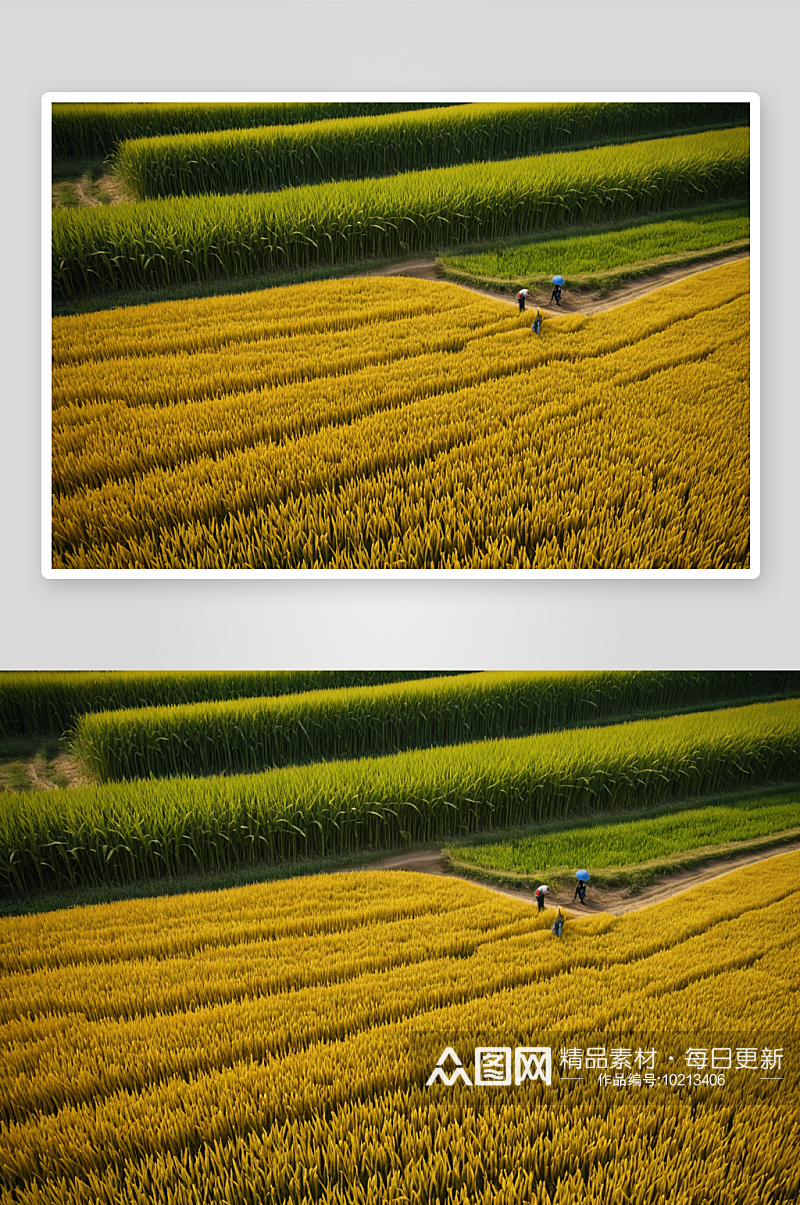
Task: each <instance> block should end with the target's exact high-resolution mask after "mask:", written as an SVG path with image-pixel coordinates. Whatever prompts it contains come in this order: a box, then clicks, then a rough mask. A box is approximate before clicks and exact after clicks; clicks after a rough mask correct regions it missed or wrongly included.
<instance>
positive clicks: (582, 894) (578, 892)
mask: <svg viewBox="0 0 800 1205" xmlns="http://www.w3.org/2000/svg"><path fill="white" fill-rule="evenodd" d="M575 900H580V901H581V903H582V904H585V903H586V884H585V883H584V882H583V881H582V880H581V879H579V880H578V886H577V887H576V888H575V894H574V895H573V897H572V902H573V904H574V903H575Z"/></svg>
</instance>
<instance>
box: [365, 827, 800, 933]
mask: <svg viewBox="0 0 800 1205" xmlns="http://www.w3.org/2000/svg"><path fill="white" fill-rule="evenodd" d="M797 849H800V841H795V842H793V843H792V844H791V845H781V846H779V847H778V848H773V849H768V850H763V851H762V852H760V853H753V852H752V851H751V852H750V853H746V854H740V855H739V856H738V857H735V858H726V859H725V861H724V862H714V863H712V864H711V865H709V866H699V867H696V868H695V869H693V870H680V871H676V873H675V874H671V875H669V876H666V877H664V878H662V879H659V880H658V882H657V883H653V884H652V885H651V886H650V887H645V888H643V889H642V890H641V891H639V892H637V894H636V895H629V894H628V892H627V891H626V890H624V889H610V888H609V889H601V888H598V887H595V888H591V887H590V890H589V892H588V894H587V901H586V904H585V905H584V906H583V907H580V906H573V902H572V889H571V888H568V889H566V890H561V891H560V892H559V891H551V892H550V894H549V895H548V897H547V907H548V908H553V909H556V908H559V907H560V908H561V909H562V911H563V912H566V913H567V914H569V915H573V916H578V915H581V914H583V913H587V912H589V913H597V912H602V913H610V914H611V915H612V916H623V915H624V914H625V913H626V912H637V911H638V910H639V909H640V908H647V907H649V906H650V904H657V903H660V901H661V900H668V899H671V898H672V897H673V896H675V895H681V894H682V893H683V892H684V891H689V890H690V889H691V888H692V887H696V886H697V885H698V884H699V883H709V882H711V881H712V880H713V879H719V878H722V876H723V875H726V874H730V873H731V871H734V870H739V869H740V868H741V867H742V866H750V865H751V864H752V863H754V862H762V861H764V860H765V859H766V858H775V857H779V856H780V855H781V854H785V853H790V852H791V851H792V850H797ZM362 869H363V870H364V871H365V872H368V871H370V870H416V871H419V872H421V873H423V874H436V875H443V876H445V877H447V878H453V879H459V880H460V881H461V882H464V881H466V882H470V883H473V884H474V885H475V886H476V887H483V888H485V889H486V890H487V891H496V892H497V893H498V894H500V895H510V896H512V898H514V899H518V900H524V901H525V903H526V904H530V905H531V907H532V906H533V905H534V904H535V903H536V901H535V899H534V897H533V893H532V892H531V891H530V890H528V889H526V888H524V887H506V886H499V885H498V886H495V885H494V884H492V883H485V882H482V881H480V880H478V879H466V880H465V879H463V878H462V876H461V875H455V874H452V873H451V872H450V871H448V870H446V869H445V867H444V865H443V863H442V859H441V854H440V851H439V850H438V849H416V850H411V851H410V852H409V853H405V854H396V855H394V856H392V857H389V858H383V859H382V860H381V861H380V862H371V863H370V864H369V866H365V867H363V868H362Z"/></svg>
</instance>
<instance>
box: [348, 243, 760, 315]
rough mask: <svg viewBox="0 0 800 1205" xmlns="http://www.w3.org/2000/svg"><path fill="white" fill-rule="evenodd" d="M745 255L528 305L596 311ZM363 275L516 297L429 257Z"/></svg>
mask: <svg viewBox="0 0 800 1205" xmlns="http://www.w3.org/2000/svg"><path fill="white" fill-rule="evenodd" d="M749 255H750V251H749V249H748V250H745V251H737V252H736V253H735V254H731V255H724V256H720V258H719V259H715V260H713V262H711V263H704V264H689V265H687V266H686V267H684V268H668V269H667V270H665V271H664V272H656V273H654V274H653V275H652V276H647V277H644V278H643V279H641V280H632V281H630V282H629V283H628V284H626V285H622V286H621V287H620V288H619V289H616V290H615V291H614V292H613V293H612V294H610V295H609V296H608V297H599V296H598V294H597V293H575V294H573V295H570V293H569V289H568V288H566V289H565V291H564V294H563V296H562V302H561V306H560V307H556V306H554V305H549V304H544V303H542V302H541V301H532V305H538V307H539V309H540V310H542V311H543V313H545V314H599V313H601V312H602V311H603V310H613V309H616V307H617V306H618V305H625V304H626V302H628V301H635V300H636V298H637V297H644V296H645V294H646V293H653V292H654V291H655V290H656V289H663V288H664V286H665V285H670V284H674V283H675V282H676V281H678V280H684V279H685V278H686V277H687V276H696V275H698V274H699V273H700V272H709V271H711V269H712V268H719V267H720V266H721V265H722V264H731V263H733V262H734V261H735V260H737V259H747V258H748V257H749ZM366 275H368V276H416V277H418V278H419V279H420V280H435V281H439V282H440V283H441V284H450V285H456V287H457V288H459V289H468V290H469V292H470V293H480V294H481V296H483V297H492V298H493V299H494V300H495V301H502V302H505V303H506V304H507V305H516V304H517V302H516V299H515V298H514V297H513V296H512V295H511V294H510V293H497V292H495V291H494V290H493V289H480V288H478V287H477V286H475V285H467V284H462V283H461V282H460V281H457V280H447V279H446V277H444V276H442V274H441V273H440V272H439V271H438V269H437V267H436V261H435V259H433V257H428V258H426V259H409V260H406V261H404V262H403V263H401V264H390V265H389V267H387V268H376V269H375V271H373V272H368V273H366Z"/></svg>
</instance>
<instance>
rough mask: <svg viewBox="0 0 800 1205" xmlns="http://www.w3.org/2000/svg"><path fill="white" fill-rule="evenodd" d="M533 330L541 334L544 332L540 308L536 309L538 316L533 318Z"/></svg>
mask: <svg viewBox="0 0 800 1205" xmlns="http://www.w3.org/2000/svg"><path fill="white" fill-rule="evenodd" d="M531 330H532V331H533V333H534V335H540V334H541V333H542V315H541V313H540V311H539V310H538V309H537V311H536V317H535V318H534V320H533V326H532V327H531Z"/></svg>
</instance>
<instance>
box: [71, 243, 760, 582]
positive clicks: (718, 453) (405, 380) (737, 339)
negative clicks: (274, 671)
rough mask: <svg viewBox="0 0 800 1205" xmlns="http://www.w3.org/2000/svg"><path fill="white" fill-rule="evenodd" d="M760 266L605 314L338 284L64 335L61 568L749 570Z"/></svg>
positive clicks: (690, 283)
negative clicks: (540, 319) (752, 363)
mask: <svg viewBox="0 0 800 1205" xmlns="http://www.w3.org/2000/svg"><path fill="white" fill-rule="evenodd" d="M748 293H749V260H743V261H739V262H737V263H733V264H728V265H725V266H722V267H718V268H715V269H712V270H709V271H707V272H703V273H701V274H698V275H695V276H693V277H690V278H688V279H686V280H684V281H682V282H680V283H678V284H675V285H672V286H670V287H668V288H665V289H661V290H658V291H656V292H654V293H651V294H649V295H648V296H646V297H644V298H641V299H639V300H637V301H634V302H631V303H629V304H627V305H624V306H620V307H618V308H616V309H613V310H609V311H607V312H605V313H600V314H596V315H594V316H592V317H586V316H582V315H571V316H567V315H563V316H562V315H558V316H556V317H553V318H552V319H550V318H548V319H547V320H546V321H545V324H544V333H543V335H542V336H541V337H538V338H537V337H536V336H534V335H533V334H532V333H531V330H530V322H531V316H530V314H525V315H520V314H518V313H517V311H516V310H514V309H512V308H511V307H510V306H509V305H508V304H507V303H504V302H501V301H499V300H498V301H495V300H493V299H491V298H487V297H482V296H478V295H475V294H471V293H469V292H467V291H466V290H464V289H461V288H458V287H457V286H453V285H449V284H444V283H439V282H430V281H423V280H414V279H409V278H400V277H395V278H391V277H384V278H371V279H364V278H361V279H353V280H339V281H327V282H325V283H317V284H306V285H298V286H294V287H290V288H283V289H276V290H271V291H270V290H268V291H266V292H263V293H249V294H246V295H241V296H227V297H222V298H206V299H203V300H199V301H181V302H168V303H160V304H156V305H149V306H142V307H136V308H132V309H121V310H111V311H104V312H100V313H95V314H89V315H81V316H74V317H65V318H56V319H55V320H54V322H53V354H54V368H53V527H52V532H53V554H52V555H53V565H54V567H57V568H64V569H71V568H94V569H110V568H121V569H137V568H138V569H155V568H168V569H182V568H192V569H230V568H234V569H286V568H300V569H311V568H319V569H330V568H349V569H359V568H389V569H403V568H410V569H459V568H473V569H516V568H522V569H548V568H554V569H568V568H570V569H573V568H574V569H597V568H606V569H630V568H652V569H665V568H670V569H743V568H746V567H747V566H748V565H749V473H750V463H749V299H748Z"/></svg>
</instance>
